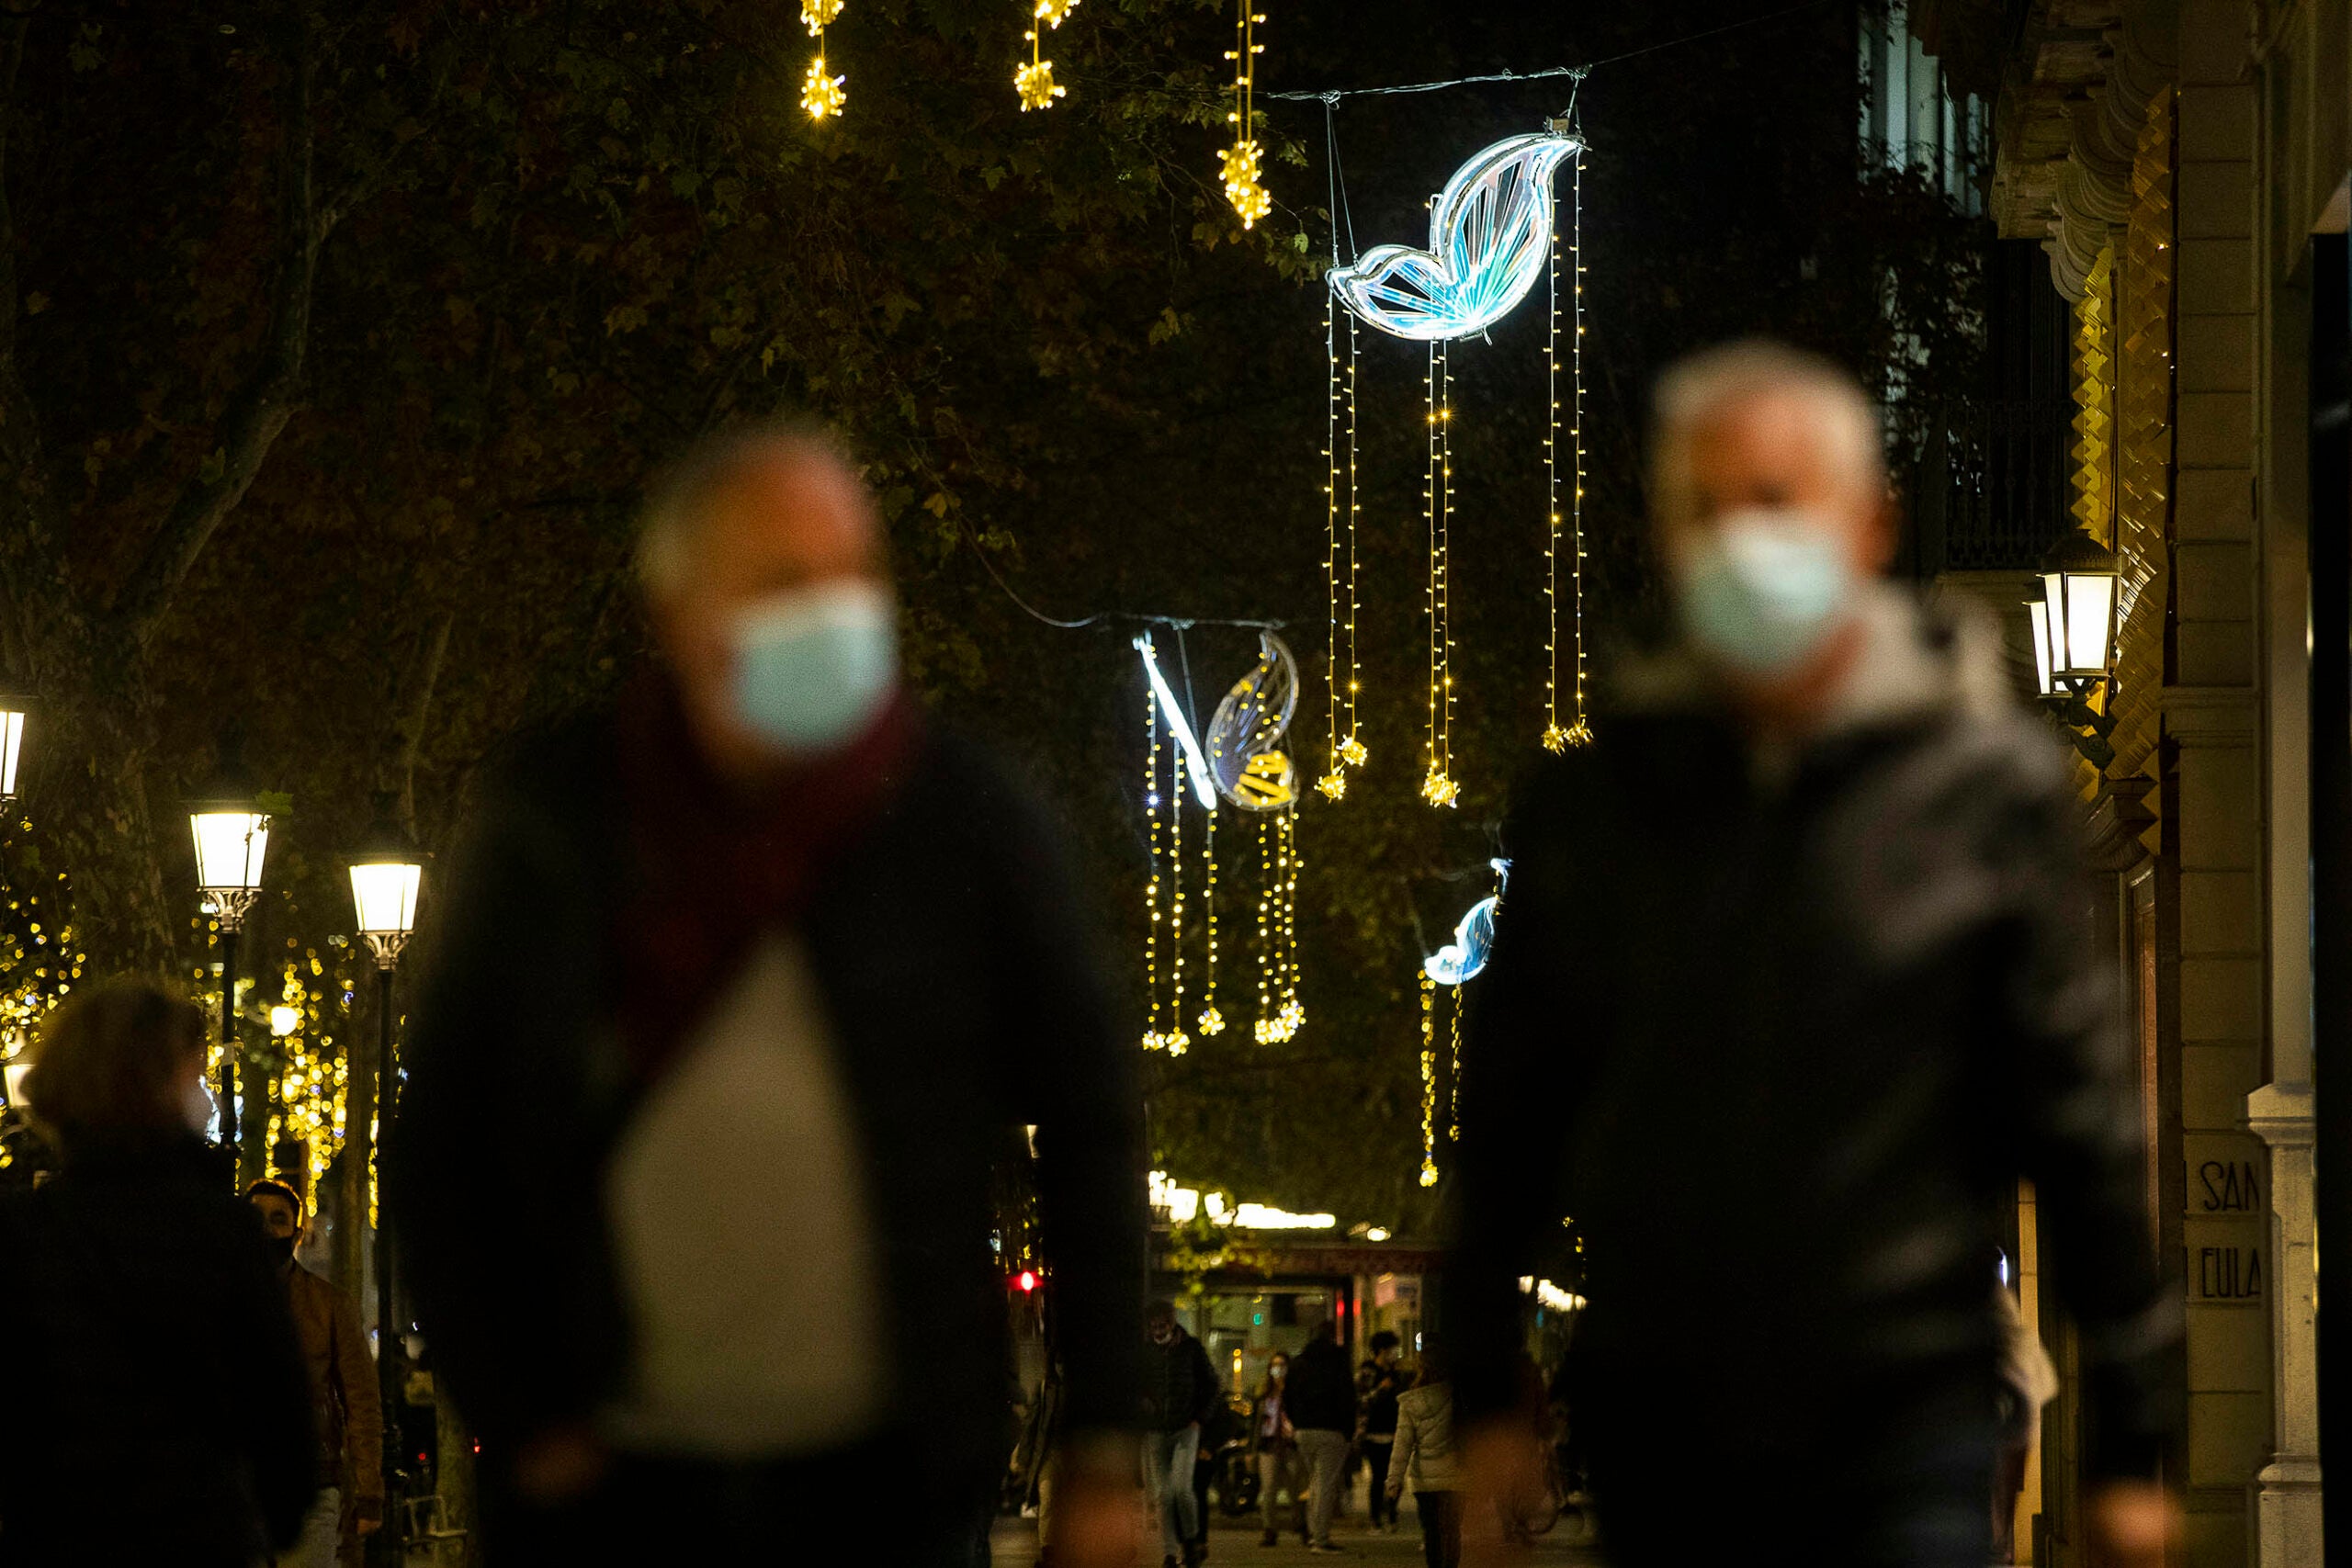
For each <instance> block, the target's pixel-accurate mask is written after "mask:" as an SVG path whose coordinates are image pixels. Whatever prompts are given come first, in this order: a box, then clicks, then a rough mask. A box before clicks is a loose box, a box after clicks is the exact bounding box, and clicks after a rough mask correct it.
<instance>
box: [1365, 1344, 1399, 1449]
mask: <svg viewBox="0 0 2352 1568" xmlns="http://www.w3.org/2000/svg"><path fill="white" fill-rule="evenodd" d="M1408 1382H1410V1380H1409V1379H1408V1378H1407V1377H1406V1376H1405V1374H1404V1372H1403V1371H1401V1370H1400V1369H1398V1368H1396V1367H1384V1366H1382V1365H1381V1364H1380V1363H1379V1362H1378V1361H1366V1362H1365V1363H1364V1364H1363V1366H1361V1367H1358V1368H1357V1369H1356V1395H1357V1397H1358V1398H1359V1399H1360V1400H1361V1401H1362V1402H1363V1429H1364V1435H1365V1436H1366V1437H1374V1438H1389V1437H1394V1436H1396V1434H1397V1395H1398V1394H1400V1393H1404V1392H1405V1389H1406V1386H1407V1385H1408Z"/></svg>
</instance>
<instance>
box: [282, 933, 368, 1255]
mask: <svg viewBox="0 0 2352 1568" xmlns="http://www.w3.org/2000/svg"><path fill="white" fill-rule="evenodd" d="M306 959H307V963H302V962H297V961H296V960H293V959H288V960H286V962H285V964H284V965H283V967H282V969H281V972H280V984H279V996H280V997H281V998H282V999H281V1001H280V1002H279V1004H278V1007H277V1009H273V1012H274V1013H277V1012H279V1011H280V1010H282V1012H283V1015H284V1016H285V1018H286V1020H287V1021H288V1023H289V1025H290V1026H289V1027H288V1028H287V1029H286V1030H285V1032H283V1033H282V1034H280V1035H279V1036H278V1039H277V1044H278V1048H279V1049H280V1051H281V1052H282V1053H283V1055H284V1061H283V1063H282V1065H281V1066H279V1068H278V1074H277V1105H278V1107H279V1109H278V1111H277V1116H276V1118H275V1119H274V1120H275V1121H276V1122H277V1125H276V1126H275V1127H274V1129H273V1131H272V1133H271V1143H272V1145H273V1146H274V1145H276V1143H277V1139H278V1138H280V1137H286V1138H292V1139H299V1140H300V1142H302V1143H303V1144H305V1145H308V1147H309V1149H310V1158H309V1161H308V1162H307V1166H306V1172H305V1174H306V1178H307V1182H308V1186H309V1189H310V1190H306V1191H304V1192H303V1194H302V1202H303V1206H304V1207H305V1209H311V1210H314V1209H315V1208H316V1189H317V1184H318V1177H319V1173H320V1172H321V1171H322V1170H324V1169H325V1168H326V1167H327V1164H328V1162H329V1161H331V1160H332V1159H333V1158H334V1156H335V1154H336V1153H337V1152H338V1151H339V1150H341V1149H342V1147H343V1145H344V1136H345V1115H346V1105H347V1100H348V1097H349V1091H350V1086H351V1077H350V1064H349V1062H347V1061H346V1060H345V1055H344V1054H343V1053H342V1052H340V1051H335V1050H334V1049H333V1046H334V1035H332V1034H328V1033H325V1032H322V1031H321V1030H320V1028H319V1025H320V1023H321V1021H322V1018H323V1015H324V1009H325V1003H326V993H325V992H323V991H320V990H313V989H312V988H311V977H316V976H323V974H324V970H325V965H324V964H322V963H321V961H320V958H319V953H318V950H317V949H316V948H311V949H310V950H309V952H308V953H307V954H306ZM306 969H307V970H308V972H309V975H308V976H306V975H305V970H306ZM273 1027H275V1023H273ZM371 1201H372V1197H371Z"/></svg>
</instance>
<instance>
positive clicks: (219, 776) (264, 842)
mask: <svg viewBox="0 0 2352 1568" xmlns="http://www.w3.org/2000/svg"><path fill="white" fill-rule="evenodd" d="M187 822H188V830H189V832H190V833H191V835H193V837H194V838H195V840H196V885H197V887H198V890H199V891H201V892H202V893H203V895H204V897H206V898H207V899H208V900H209V902H210V903H211V905H212V912H213V918H214V919H217V920H219V921H220V1141H221V1143H222V1144H223V1145H226V1146H227V1147H230V1148H235V1147H236V1146H237V1140H238V1137H239V1134H240V1132H241V1130H242V1127H243V1123H242V1122H241V1120H240V1118H239V1115H238V1109H239V1108H238V1105H237V1012H236V1008H237V936H238V933H239V932H241V931H243V930H244V929H245V916H246V914H247V913H248V912H249V911H251V910H252V908H253V907H254V900H255V899H257V898H259V897H261V872H262V861H263V858H264V857H265V856H266V854H267V853H268V851H269V813H267V812H266V811H264V810H263V809H262V808H261V803H260V801H259V800H258V799H257V798H256V791H255V790H254V786H253V783H252V781H251V780H250V779H248V778H247V777H246V776H245V774H244V771H243V768H242V767H240V766H238V765H237V763H236V762H235V761H234V760H233V758H230V759H225V760H224V761H223V762H222V764H221V768H220V772H219V773H215V774H214V775H213V777H212V781H211V782H210V783H209V784H207V785H206V786H205V787H204V788H203V789H202V790H200V791H198V794H197V795H196V796H195V797H194V798H192V799H191V800H189V802H188V803H187Z"/></svg>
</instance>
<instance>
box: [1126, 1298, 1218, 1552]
mask: <svg viewBox="0 0 2352 1568" xmlns="http://www.w3.org/2000/svg"><path fill="white" fill-rule="evenodd" d="M1144 1337H1145V1339H1146V1341H1147V1344H1146V1347H1145V1351H1144V1383H1143V1386H1144V1419H1145V1421H1146V1422H1147V1423H1148V1430H1147V1431H1146V1433H1145V1436H1144V1439H1143V1483H1144V1495H1145V1496H1146V1497H1147V1498H1148V1500H1149V1503H1150V1505H1151V1517H1153V1519H1155V1520H1157V1521H1158V1523H1159V1535H1160V1547H1161V1551H1160V1556H1161V1560H1162V1562H1163V1564H1172V1563H1177V1562H1182V1563H1183V1564H1184V1568H1192V1565H1193V1563H1196V1562H1199V1561H1200V1559H1201V1557H1202V1556H1203V1555H1205V1552H1204V1550H1203V1549H1201V1548H1199V1547H1197V1546H1195V1544H1194V1540H1195V1538H1196V1537H1197V1536H1199V1535H1200V1533H1201V1529H1200V1525H1201V1519H1200V1517H1199V1502H1198V1499H1197V1497H1196V1496H1195V1495H1194V1493H1193V1469H1194V1466H1195V1464H1196V1462H1197V1461H1198V1460H1199V1459H1200V1453H1201V1431H1202V1428H1203V1427H1205V1426H1206V1425H1207V1424H1208V1420H1209V1417H1210V1416H1212V1415H1214V1414H1215V1413H1216V1407H1217V1405H1218V1404H1219V1403H1220V1402H1221V1401H1222V1399H1223V1397H1224V1394H1223V1392H1222V1390H1221V1389H1220V1388H1219V1386H1218V1383H1217V1381H1216V1367H1215V1366H1214V1365H1212V1364H1211V1363H1210V1361H1209V1353H1208V1352H1207V1351H1206V1350H1205V1349H1204V1348H1202V1347H1201V1342H1200V1341H1199V1340H1198V1339H1195V1338H1193V1337H1192V1336H1191V1335H1190V1334H1187V1333H1186V1332H1184V1325H1182V1324H1181V1323H1179V1322H1177V1321H1176V1308H1175V1307H1174V1306H1173V1305H1172V1304H1170V1303H1167V1302H1154V1303H1151V1305H1150V1306H1149V1307H1148V1309H1146V1311H1145V1313H1144Z"/></svg>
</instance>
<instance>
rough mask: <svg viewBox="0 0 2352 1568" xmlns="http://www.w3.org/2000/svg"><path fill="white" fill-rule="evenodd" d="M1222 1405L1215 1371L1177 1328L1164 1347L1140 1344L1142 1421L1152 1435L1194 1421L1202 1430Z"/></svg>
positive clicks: (1196, 1344) (1222, 1392) (1194, 1343)
mask: <svg viewBox="0 0 2352 1568" xmlns="http://www.w3.org/2000/svg"><path fill="white" fill-rule="evenodd" d="M1224 1402H1225V1389H1224V1387H1223V1385H1221V1384H1220V1383H1219V1382H1217V1380H1216V1367H1215V1366H1214V1365H1213V1364H1212V1363H1211V1362H1210V1360H1209V1353H1208V1352H1207V1351H1206V1350H1204V1349H1203V1348H1201V1342H1200V1341H1199V1340H1197V1339H1195V1338H1193V1337H1192V1336H1191V1335H1189V1334H1187V1333H1185V1332H1184V1330H1183V1329H1182V1327H1179V1328H1178V1329H1177V1330H1176V1337H1175V1338H1173V1339H1171V1340H1170V1341H1169V1342H1168V1343H1167V1344H1165V1345H1155V1344H1153V1343H1151V1342H1150V1341H1149V1340H1148V1339H1147V1340H1145V1341H1144V1347H1143V1410H1144V1419H1145V1420H1146V1421H1147V1422H1148V1423H1149V1424H1150V1426H1151V1427H1152V1429H1153V1430H1154V1431H1159V1432H1173V1431H1176V1430H1178V1429H1179V1428H1181V1427H1187V1426H1190V1425H1191V1424H1192V1423H1193V1422H1195V1421H1198V1422H1200V1423H1201V1424H1202V1425H1203V1426H1204V1427H1205V1426H1206V1425H1207V1424H1208V1419H1209V1417H1210V1416H1213V1415H1215V1414H1216V1410H1217V1407H1218V1406H1219V1405H1220V1404H1223V1403H1224Z"/></svg>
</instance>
